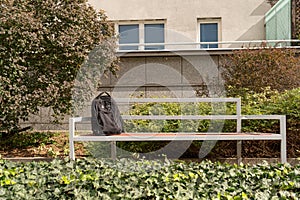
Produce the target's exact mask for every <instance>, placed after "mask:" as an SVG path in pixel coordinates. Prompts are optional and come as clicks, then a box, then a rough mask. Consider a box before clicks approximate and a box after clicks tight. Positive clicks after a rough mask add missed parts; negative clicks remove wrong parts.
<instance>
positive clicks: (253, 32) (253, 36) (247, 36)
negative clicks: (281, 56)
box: [229, 19, 266, 48]
mask: <svg viewBox="0 0 300 200" xmlns="http://www.w3.org/2000/svg"><path fill="white" fill-rule="evenodd" d="M262 27H263V28H262ZM257 30H265V29H264V19H261V20H259V21H258V22H257V23H256V24H255V25H253V26H251V27H250V28H249V29H248V30H246V31H245V32H244V34H242V35H241V36H240V37H239V38H237V39H236V41H251V40H263V39H265V38H266V33H265V31H263V32H260V34H261V35H258V32H257ZM259 45H260V44H256V46H259ZM242 46H243V47H247V46H249V44H248V43H245V44H232V45H230V46H229V47H230V48H240V47H242Z"/></svg>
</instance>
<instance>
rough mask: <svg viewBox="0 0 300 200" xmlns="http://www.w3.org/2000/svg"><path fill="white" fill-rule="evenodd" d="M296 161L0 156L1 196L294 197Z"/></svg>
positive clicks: (298, 190)
mask: <svg viewBox="0 0 300 200" xmlns="http://www.w3.org/2000/svg"><path fill="white" fill-rule="evenodd" d="M299 197H300V166H295V167H292V166H289V165H282V164H278V165H268V164H261V165H254V166H247V165H241V166H237V165H229V164H221V163H212V162H206V161H205V162H201V163H194V162H193V163H184V162H171V161H168V160H165V161H147V160H144V161H143V160H140V161H133V160H125V159H123V160H117V161H110V160H92V159H83V160H76V161H74V162H71V161H63V160H54V161H52V162H50V163H47V162H38V163H36V162H29V163H12V162H9V161H4V160H0V199H181V200H184V199H296V198H299Z"/></svg>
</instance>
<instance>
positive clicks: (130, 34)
mask: <svg viewBox="0 0 300 200" xmlns="http://www.w3.org/2000/svg"><path fill="white" fill-rule="evenodd" d="M119 35H120V39H119V44H138V43H139V38H140V37H139V25H138V24H130V25H119ZM120 50H138V46H136V45H133V46H120Z"/></svg>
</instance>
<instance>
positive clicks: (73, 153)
mask: <svg viewBox="0 0 300 200" xmlns="http://www.w3.org/2000/svg"><path fill="white" fill-rule="evenodd" d="M69 145H70V159H71V160H75V148H74V141H72V140H70V141H69Z"/></svg>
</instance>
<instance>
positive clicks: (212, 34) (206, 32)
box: [200, 23, 219, 48]
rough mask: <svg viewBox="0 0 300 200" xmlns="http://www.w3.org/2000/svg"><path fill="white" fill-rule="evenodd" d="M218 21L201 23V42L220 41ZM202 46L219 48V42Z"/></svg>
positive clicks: (202, 46)
mask: <svg viewBox="0 0 300 200" xmlns="http://www.w3.org/2000/svg"><path fill="white" fill-rule="evenodd" d="M218 35H219V34H218V23H201V24H200V42H218ZM201 48H218V44H201Z"/></svg>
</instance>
